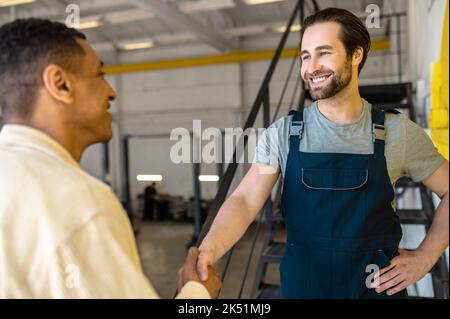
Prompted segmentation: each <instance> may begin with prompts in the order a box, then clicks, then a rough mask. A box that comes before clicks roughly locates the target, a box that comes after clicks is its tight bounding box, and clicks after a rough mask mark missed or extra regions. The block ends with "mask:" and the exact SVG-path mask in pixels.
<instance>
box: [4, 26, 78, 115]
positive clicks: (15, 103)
mask: <svg viewBox="0 0 450 319" xmlns="http://www.w3.org/2000/svg"><path fill="white" fill-rule="evenodd" d="M76 38H80V39H84V40H85V39H86V36H85V35H84V34H83V33H81V32H79V31H77V30H75V29H71V28H68V27H66V26H65V25H64V24H62V23H59V22H52V21H49V20H42V19H34V18H32V19H18V20H15V21H13V22H11V23H8V24H5V25H3V26H1V27H0V105H1V107H2V113H3V116H5V117H6V118H7V117H8V116H9V115H12V114H14V115H17V116H20V117H22V118H29V117H30V116H31V115H32V113H33V108H34V104H35V100H36V95H37V92H38V89H39V87H40V86H41V85H42V84H43V83H42V72H43V71H44V69H45V68H46V67H47V66H48V65H49V64H52V63H54V64H57V65H59V66H61V67H62V68H64V69H66V70H68V71H70V72H76V71H77V68H79V66H78V65H77V62H78V61H79V59H76V58H77V57H82V56H83V55H84V50H83V48H82V47H81V46H80V45H79V44H78V43H77V41H76Z"/></svg>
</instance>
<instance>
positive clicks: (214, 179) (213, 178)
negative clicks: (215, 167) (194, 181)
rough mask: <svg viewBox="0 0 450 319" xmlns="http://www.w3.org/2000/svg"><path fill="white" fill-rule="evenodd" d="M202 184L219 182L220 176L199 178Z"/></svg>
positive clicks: (202, 176) (201, 176)
mask: <svg viewBox="0 0 450 319" xmlns="http://www.w3.org/2000/svg"><path fill="white" fill-rule="evenodd" d="M198 180H199V181H200V182H218V181H219V176H217V175H200V176H199V177H198Z"/></svg>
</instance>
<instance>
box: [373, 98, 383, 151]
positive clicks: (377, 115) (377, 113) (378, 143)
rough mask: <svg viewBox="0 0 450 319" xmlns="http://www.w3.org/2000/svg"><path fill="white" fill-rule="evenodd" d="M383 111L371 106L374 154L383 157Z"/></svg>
mask: <svg viewBox="0 0 450 319" xmlns="http://www.w3.org/2000/svg"><path fill="white" fill-rule="evenodd" d="M385 114H386V113H385V111H383V110H380V109H378V108H376V107H375V106H372V142H373V143H374V154H378V155H382V156H384V141H385V139H386V129H385V127H384V118H385Z"/></svg>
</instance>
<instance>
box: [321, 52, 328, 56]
mask: <svg viewBox="0 0 450 319" xmlns="http://www.w3.org/2000/svg"><path fill="white" fill-rule="evenodd" d="M326 54H330V52H320V55H321V56H322V55H326Z"/></svg>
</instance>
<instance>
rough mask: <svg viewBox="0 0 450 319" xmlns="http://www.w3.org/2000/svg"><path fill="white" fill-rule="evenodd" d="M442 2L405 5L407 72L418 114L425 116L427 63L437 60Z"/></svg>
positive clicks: (431, 0)
mask: <svg viewBox="0 0 450 319" xmlns="http://www.w3.org/2000/svg"><path fill="white" fill-rule="evenodd" d="M445 3H446V0H416V1H409V2H408V11H409V24H408V31H409V32H408V34H409V50H408V52H409V60H410V61H411V63H410V65H409V70H410V72H411V79H412V82H413V83H414V84H415V87H416V88H417V94H416V102H417V109H418V112H419V114H420V113H422V116H425V120H424V124H426V123H427V121H426V119H427V118H428V114H429V104H430V99H429V94H430V70H431V67H430V65H431V63H433V62H436V61H438V60H439V58H440V49H441V40H442V28H443V23H444V11H445Z"/></svg>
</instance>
